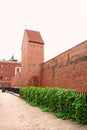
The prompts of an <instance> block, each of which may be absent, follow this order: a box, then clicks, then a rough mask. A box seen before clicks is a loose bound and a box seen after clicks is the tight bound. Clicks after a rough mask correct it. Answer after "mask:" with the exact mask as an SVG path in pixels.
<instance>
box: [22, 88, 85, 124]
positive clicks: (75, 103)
mask: <svg viewBox="0 0 87 130" xmlns="http://www.w3.org/2000/svg"><path fill="white" fill-rule="evenodd" d="M20 96H21V97H22V98H24V99H25V100H26V101H27V102H28V103H29V104H31V105H33V106H39V107H40V108H42V109H43V110H44V111H49V112H53V113H54V114H55V115H56V116H57V117H61V118H63V119H73V120H75V121H76V122H77V123H79V124H87V102H86V95H85V94H84V93H77V92H75V91H72V90H67V89H61V88H39V87H26V88H20Z"/></svg>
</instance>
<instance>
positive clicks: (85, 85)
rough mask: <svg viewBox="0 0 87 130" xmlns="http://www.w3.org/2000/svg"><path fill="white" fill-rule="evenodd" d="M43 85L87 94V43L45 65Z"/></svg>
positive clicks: (43, 68) (43, 67)
mask: <svg viewBox="0 0 87 130" xmlns="http://www.w3.org/2000/svg"><path fill="white" fill-rule="evenodd" d="M41 79H42V81H41V85H42V86H45V87H46V86H49V87H62V88H71V89H75V90H77V91H83V92H87V41H85V42H83V43H81V44H79V45H78V46H76V47H74V48H71V49H70V50H68V51H66V52H64V53H62V54H60V55H58V56H56V57H55V58H53V59H51V60H49V61H48V62H46V63H44V64H43V66H42V77H41Z"/></svg>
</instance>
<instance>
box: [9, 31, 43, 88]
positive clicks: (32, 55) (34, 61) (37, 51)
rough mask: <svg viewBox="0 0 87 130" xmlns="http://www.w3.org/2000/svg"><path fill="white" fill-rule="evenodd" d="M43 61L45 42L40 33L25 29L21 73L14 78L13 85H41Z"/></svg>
mask: <svg viewBox="0 0 87 130" xmlns="http://www.w3.org/2000/svg"><path fill="white" fill-rule="evenodd" d="M42 63H44V43H43V40H42V38H41V35H40V33H39V32H36V31H30V30H25V31H24V36H23V42H22V63H21V67H22V69H21V73H20V75H17V76H15V77H13V78H12V80H11V85H12V86H28V85H35V86H39V85H40V80H41V79H40V78H41V65H42ZM19 77H20V78H19Z"/></svg>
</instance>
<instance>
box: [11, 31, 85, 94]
mask: <svg viewBox="0 0 87 130" xmlns="http://www.w3.org/2000/svg"><path fill="white" fill-rule="evenodd" d="M28 85H32V86H33V85H34V86H43V87H61V88H69V89H75V90H76V91H78V92H86V93H87V41H84V42H83V43H81V44H79V45H77V46H75V47H73V48H71V49H69V50H67V51H66V52H64V53H62V54H60V55H58V56H56V57H54V58H52V59H51V60H49V61H47V62H45V63H44V42H43V40H42V39H41V36H40V34H39V32H35V31H30V30H25V32H24V37H23V43H22V71H21V73H19V74H17V75H16V76H15V77H13V78H12V80H11V86H12V87H13V86H17V87H21V86H28Z"/></svg>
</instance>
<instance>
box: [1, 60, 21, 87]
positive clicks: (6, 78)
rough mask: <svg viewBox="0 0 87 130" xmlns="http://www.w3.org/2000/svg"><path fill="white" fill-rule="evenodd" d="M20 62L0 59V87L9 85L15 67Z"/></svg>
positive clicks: (18, 65)
mask: <svg viewBox="0 0 87 130" xmlns="http://www.w3.org/2000/svg"><path fill="white" fill-rule="evenodd" d="M20 66H21V64H20V63H18V62H13V61H0V87H10V86H11V78H12V77H13V76H15V67H20Z"/></svg>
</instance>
